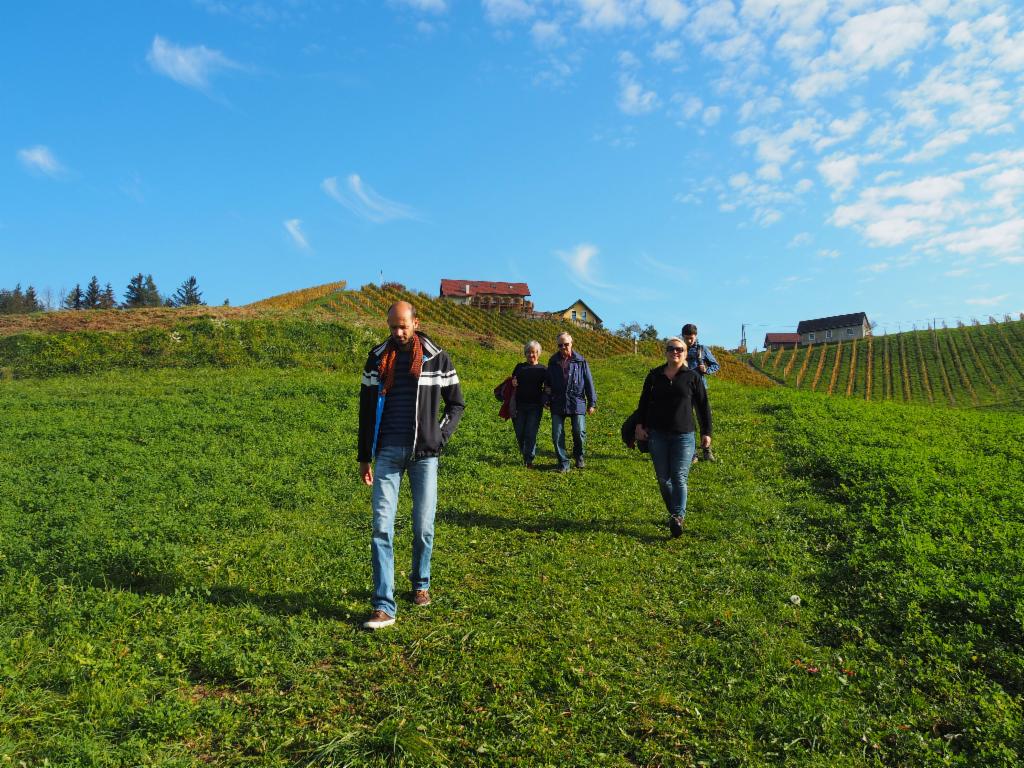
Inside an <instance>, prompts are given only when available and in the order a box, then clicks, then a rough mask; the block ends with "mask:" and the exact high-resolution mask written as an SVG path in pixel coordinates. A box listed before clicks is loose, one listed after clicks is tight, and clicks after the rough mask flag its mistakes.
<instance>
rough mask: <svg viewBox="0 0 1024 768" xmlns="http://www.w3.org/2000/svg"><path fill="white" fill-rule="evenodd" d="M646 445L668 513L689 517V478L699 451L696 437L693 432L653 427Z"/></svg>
mask: <svg viewBox="0 0 1024 768" xmlns="http://www.w3.org/2000/svg"><path fill="white" fill-rule="evenodd" d="M647 444H648V446H649V447H650V451H651V460H652V461H653V462H654V475H655V476H656V477H657V478H658V489H659V490H660V491H661V498H662V499H663V500H664V501H665V507H666V508H667V509H668V513H669V514H670V515H673V516H678V517H686V490H687V489H686V480H687V478H688V477H689V476H690V462H691V461H693V454H694V452H695V451H696V450H697V436H696V435H695V434H694V433H693V432H685V433H683V432H662V431H661V430H659V429H652V430H651V433H650V440H649V441H648V443H647Z"/></svg>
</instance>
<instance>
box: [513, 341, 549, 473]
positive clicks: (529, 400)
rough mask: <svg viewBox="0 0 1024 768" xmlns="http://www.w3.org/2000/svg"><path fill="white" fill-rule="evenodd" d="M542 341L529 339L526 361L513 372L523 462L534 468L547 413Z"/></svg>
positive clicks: (515, 419)
mask: <svg viewBox="0 0 1024 768" xmlns="http://www.w3.org/2000/svg"><path fill="white" fill-rule="evenodd" d="M540 353H541V348H540V343H539V342H536V341H528V342H526V346H524V347H523V354H524V355H525V356H526V362H523V363H519V364H518V365H517V366H516V367H515V369H514V370H513V371H512V387H513V392H514V393H515V394H513V395H512V397H513V399H514V401H515V412H514V414H513V416H512V426H513V428H514V429H515V431H516V443H517V444H518V445H519V452H520V453H521V454H522V455H523V463H524V464H525V465H526V466H527V467H528V468H529V469H533V457H534V456H536V455H537V430H538V429H539V428H540V417H541V415H542V414H543V413H544V384H545V382H546V381H547V373H548V369H547V367H546V366H544V365H541V364H540Z"/></svg>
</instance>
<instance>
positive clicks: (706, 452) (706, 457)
mask: <svg viewBox="0 0 1024 768" xmlns="http://www.w3.org/2000/svg"><path fill="white" fill-rule="evenodd" d="M704 461H716V459H715V454H713V453H712V452H711V449H710V448H705V449H704Z"/></svg>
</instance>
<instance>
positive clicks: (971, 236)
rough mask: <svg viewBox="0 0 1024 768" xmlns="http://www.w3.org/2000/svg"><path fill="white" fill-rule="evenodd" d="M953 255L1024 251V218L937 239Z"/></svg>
mask: <svg viewBox="0 0 1024 768" xmlns="http://www.w3.org/2000/svg"><path fill="white" fill-rule="evenodd" d="M936 244H940V245H942V246H943V247H945V248H946V250H949V251H952V252H953V253H961V254H973V253H978V252H979V251H981V252H991V253H998V254H1003V255H1010V254H1014V253H1020V252H1021V251H1024V218H1015V219H1008V220H1007V221H1001V222H999V223H998V224H993V225H991V226H987V227H986V226H973V227H967V228H965V229H962V230H960V231H958V232H953V233H951V234H948V235H945V236H943V237H941V238H937V239H936Z"/></svg>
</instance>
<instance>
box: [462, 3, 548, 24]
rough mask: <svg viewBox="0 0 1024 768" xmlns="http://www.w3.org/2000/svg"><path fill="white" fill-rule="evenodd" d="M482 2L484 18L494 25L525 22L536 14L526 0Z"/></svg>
mask: <svg viewBox="0 0 1024 768" xmlns="http://www.w3.org/2000/svg"><path fill="white" fill-rule="evenodd" d="M482 2H483V6H484V16H486V17H487V20H488V21H489V22H491V23H492V24H506V23H508V22H510V21H524V20H525V19H528V18H530V17H531V16H533V14H534V9H533V6H532V5H530V4H529V3H528V2H526V0H482ZM442 5H443V3H442Z"/></svg>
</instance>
